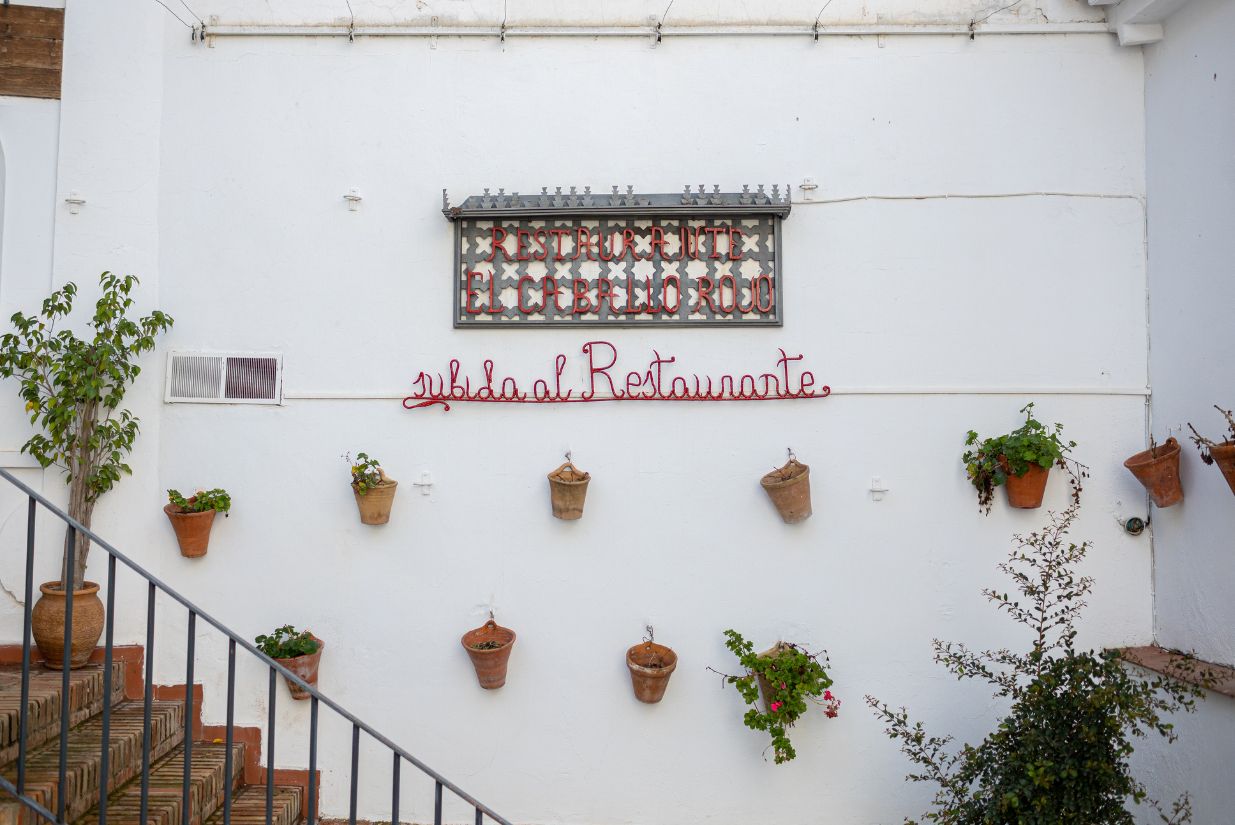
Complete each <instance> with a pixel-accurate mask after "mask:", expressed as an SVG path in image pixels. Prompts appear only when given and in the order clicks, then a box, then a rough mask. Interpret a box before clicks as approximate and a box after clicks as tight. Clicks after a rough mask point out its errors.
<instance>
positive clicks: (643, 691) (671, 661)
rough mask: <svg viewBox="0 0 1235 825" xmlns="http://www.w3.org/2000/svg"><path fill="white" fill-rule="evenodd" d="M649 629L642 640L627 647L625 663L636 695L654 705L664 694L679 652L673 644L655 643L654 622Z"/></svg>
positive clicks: (676, 664) (637, 697)
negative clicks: (671, 646) (669, 645)
mask: <svg viewBox="0 0 1235 825" xmlns="http://www.w3.org/2000/svg"><path fill="white" fill-rule="evenodd" d="M647 632H648V635H647V636H646V637H645V638H644V640H643V642H642V643H640V644H637V645H635V646H634V647H632V648H630V649H629V650H627V651H626V667H627V669H628V670H629V671H630V683H631V687H633V688H634V691H635V698H636V699H638V700H639V701H640V702H645V703H647V704H649V705H654V704H656V703H657V702H659V701H660V700H661V699H663V698H664V696H665V688H667V687H669V677H670V676H672V675H673V671H674V669H675V668H676V667H677V666H678V655H677V654H676V653H674V652H673V648H669V647H665V646H664V645H658V644H656V642H655V634H654V633H653V631H652V626H651V625H648V627H647Z"/></svg>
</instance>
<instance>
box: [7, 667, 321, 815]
mask: <svg viewBox="0 0 1235 825" xmlns="http://www.w3.org/2000/svg"><path fill="white" fill-rule="evenodd" d="M126 670H129V669H128V668H126V667H125V663H123V662H116V663H115V664H114V665H113V670H112V695H111V696H109V697H104V695H103V692H104V691H103V687H104V686H103V666H102V665H99V664H91V665H87V666H86V667H84V668H81V669H80V670H75V671H73V672H72V674H71V678H70V683H69V709H70V718H69V724H70V726H71V727H70V729H69V735H68V767H67V777H66V782H65V787H66V790H65V800H64V801H65V819H66V820H67V821H68V822H77V823H81V825H97V823H98V821H99V816H98V801H99V792H100V790H101V789H100V783H101V781H102V778H101V776H100V774H101V772H102V756H103V749H102V736H103V716H102V714H103V707H104V704H105V703H106V704H110V705H111V708H112V710H111V727H110V731H109V741H108V754H109V755H108V773H109V774H110V776H109V777H108V778H107V788H108V789H109V792H108V797H107V799H108V803H107V822H108V823H113V825H140V820H141V770H142V723H143V711H144V708H143V702H142V696H141V690H142V687H143V686H142V685H141V684H140V682H139V683H138V684H136V685H133V684H130V683H129V682H131V681H132V679H133V676H132V673H131V672H130V673H128V674H126ZM61 678H62V675H61V673H60V671H53V670H46V669H44V668H42V667H41V666H39V665H37V664H35V665H33V666H32V668H31V671H30V695H29V703H28V706H29V710H28V714H29V715H28V731H27V744H26V748H27V750H26V795H27V796H29V797H31V798H32V799H34V800H35V801H37V802H39V803H40V804H42V805H43V806H45V807H46V808H48V809H49V810H51V811H52V812H55V811H56V809H57V806H58V805H59V803H60V800H59V799H58V787H57V784H58V783H57V777H58V775H59V765H60V713H61V698H62V692H61V690H62V683H61ZM154 695H155V698H154V699H153V700H152V701H151V739H150V792H149V803H148V815H147V822H148V823H151V824H152V825H180V823H181V822H182V821H183V812H182V809H181V805H182V804H183V779H184V753H185V734H186V730H189V731H192V730H198V731H201V730H204V729H203V728H202V726H201V724H200V720H186V718H185V706H184V699H183V697H184V688H183V687H181V688H180V689H179V692H178V695H179V697H180V698H179V699H169V698H162V697H167V696H172V695H176V691H175V690H174V689H166V688H164V689H156V690H155V694H154ZM195 705H196V707H197V708H200V707H201V705H200V702H195ZM20 713H21V668H20V667H19V666H13V665H3V666H0V775H3V776H4V778H6V779H8V780H9V781H10V782H13V783H16V781H17V754H18V733H19V719H20ZM242 732H243V734H244V735H242ZM254 732H255V731H254V730H253V729H237V734H238V735H237V736H236V737H235V739H236V741H235V742H234V744H233V746H232V756H233V758H232V775H231V776H230V777H229V776H227V775H226V761H225V760H226V746H225V745H224V744H222V743H221V742H219V741H203V742H196V741H195V742H193V745H192V759H191V763H190V764H191V780H190V793H189V800H190V802H189V804H190V822H191V823H193V825H216V823H218V825H221V824H222V822H223V795H224V788H225V786H226V785H229V784H230V786H231V788H232V807H231V821H232V823H234V824H235V825H253V824H254V823H258V822H262V823H264V822H265V821H266V788H265V785H264V784H262V785H256V784H254V785H249V784H246V781H245V780H246V778H247V779H248V780H249V781H250V782H255V781H256V778H257V776H258V775H259V772H260V769H257V770H254V766H255V765H256V762H257V758H258V754H255V753H250V754H247V756H248V758H247V759H246V747H248V748H252V747H253V743H254V742H259V741H260V738H259V736H254V735H252V734H253V733H254ZM199 735H200V734H199ZM246 742H247V743H248V744H246ZM304 802H305V789H304V787H302V786H296V785H284V786H278V787H276V788H275V793H274V814H273V818H272V820H271V825H298V823H299V822H300V821H301V817H302V816H303V807H304ZM37 821H38V817H36V816H34V815H33V814H31V813H30V812H29V811H27V810H25V809H24V808H23V807H22V806H20V805H19V804H18V803H16V802H4V803H3V804H0V823H4V824H5V825H7V823H19V822H20V823H23V824H24V825H33V823H36V822H37Z"/></svg>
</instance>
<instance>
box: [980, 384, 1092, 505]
mask: <svg viewBox="0 0 1235 825" xmlns="http://www.w3.org/2000/svg"><path fill="white" fill-rule="evenodd" d="M1020 411H1021V412H1023V413H1024V414H1025V423H1024V424H1022V425H1021V426H1019V427H1017V428H1016V429H1015V430H1013V431H1012V432H1010V433H1008V434H1007V435H1000V436H995V437H993V438H982V437H981V436H979V435H978V434H977V432H975V431H974V430H970V431H969V433H968V434H967V435H966V436H965V446H966V447H970V448H971V449H968V450H966V451H965V453H964V455H962V456H961V463H963V464H964V465H965V472H966V473H967V474H968V476H969V481H970V483H971V484H973V486H974V489H976V490H977V491H978V508H979V509H980V510H982V511H983V512H985V513H988V514H989V513H990V511H991V504H992V503H993V502H994V498H995V488H996V487H999V486H1000V485H1002V484H1004V483H1005V482H1007V480H1008V476H1010V475H1012V476H1017V477H1020V476H1023V475H1025V473H1027V472H1029V468H1030V467H1031V466H1033V465H1037V466H1039V467H1043V468H1049V467H1050V466H1051V465H1052V464H1054V465H1056V466H1058V467H1059V468H1060V469H1062V470H1066V471H1067V472H1068V474H1069V476H1070V477H1071V480H1070V483H1071V484H1072V498H1073V501H1079V500H1080V495H1081V479H1082V478H1086V477H1088V468H1087V467H1085V465H1083V464H1079V463H1077V462H1076V461H1074V460H1072V459H1071V458H1069V457H1068V455H1069V453H1070V452H1071V451H1072V448H1073V447H1075V446H1076V442H1075V441H1064V440H1063V425H1062V424H1059V423H1056V424H1054V425H1053V426H1052V427H1047V426H1046V425H1045V424H1043V423H1042V422H1041V421H1038V420H1037V419H1036V418H1034V417H1033V402H1030V403H1028V404H1026V405H1025V406H1024V407H1021V410H1020Z"/></svg>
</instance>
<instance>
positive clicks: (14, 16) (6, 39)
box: [0, 5, 64, 100]
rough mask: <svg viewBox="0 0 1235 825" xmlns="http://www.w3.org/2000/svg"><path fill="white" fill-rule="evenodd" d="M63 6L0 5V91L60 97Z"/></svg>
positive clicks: (23, 94)
mask: <svg viewBox="0 0 1235 825" xmlns="http://www.w3.org/2000/svg"><path fill="white" fill-rule="evenodd" d="M63 61H64V9H48V8H43V7H41V6H14V5H8V6H0V95H15V96H17V97H42V98H51V99H57V100H58V99H59V98H60V73H61V66H62V64H63Z"/></svg>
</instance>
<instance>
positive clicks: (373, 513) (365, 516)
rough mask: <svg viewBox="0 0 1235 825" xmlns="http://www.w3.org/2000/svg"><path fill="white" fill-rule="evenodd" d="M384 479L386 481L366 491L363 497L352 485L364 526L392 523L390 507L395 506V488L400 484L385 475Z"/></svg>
mask: <svg viewBox="0 0 1235 825" xmlns="http://www.w3.org/2000/svg"><path fill="white" fill-rule="evenodd" d="M382 478H383V479H384V481H382V483H381V484H379V485H377V486H376V487H370V488H369V489H368V490H365V493H364V495H363V496H362V495H361V494H360V493H359V492H358V491H357V490H356V485H354V484H353V485H352V493H353V494H354V495H355V496H356V506H357V507H358V508H359V509H360V522H361V523H362V524H385V523H386V522H388V521H390V507H391V505H392V504H394V500H395V488H396V487H398V486H399V482H397V481H395V480H394V479H392V478H386V476H385V475H384V474H383V476H382Z"/></svg>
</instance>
